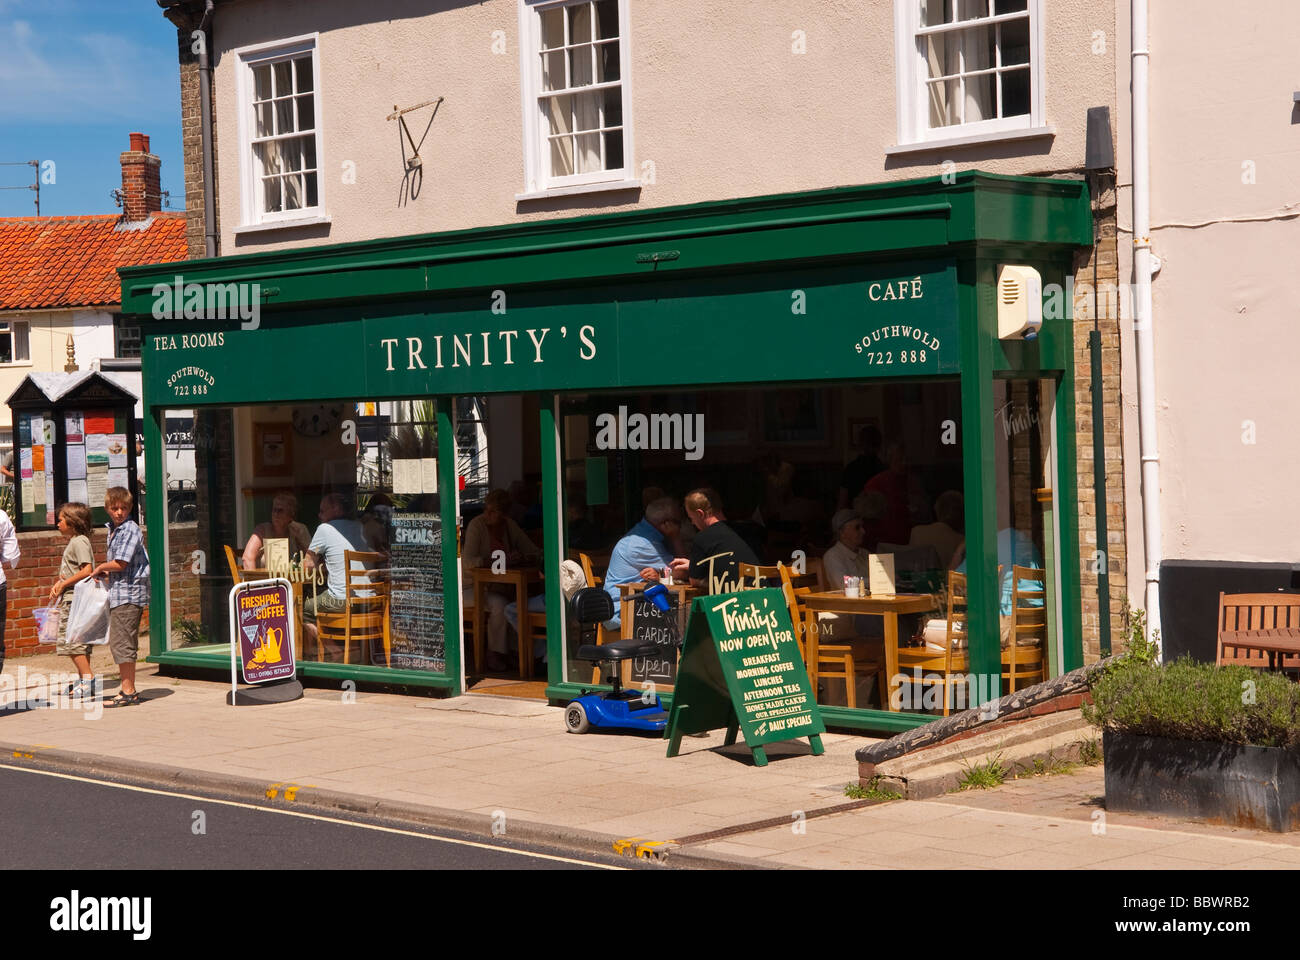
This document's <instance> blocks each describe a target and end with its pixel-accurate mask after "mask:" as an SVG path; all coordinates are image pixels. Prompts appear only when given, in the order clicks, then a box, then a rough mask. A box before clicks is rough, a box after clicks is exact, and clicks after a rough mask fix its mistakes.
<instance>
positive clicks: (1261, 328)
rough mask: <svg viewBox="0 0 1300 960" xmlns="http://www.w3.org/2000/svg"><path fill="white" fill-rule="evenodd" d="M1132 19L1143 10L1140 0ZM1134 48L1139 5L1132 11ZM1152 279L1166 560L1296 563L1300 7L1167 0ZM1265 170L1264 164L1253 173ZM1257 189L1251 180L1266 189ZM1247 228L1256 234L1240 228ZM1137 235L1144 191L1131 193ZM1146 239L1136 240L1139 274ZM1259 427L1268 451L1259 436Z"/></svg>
mask: <svg viewBox="0 0 1300 960" xmlns="http://www.w3.org/2000/svg"><path fill="white" fill-rule="evenodd" d="M1123 7H1127V4H1124V5H1123ZM1119 16H1120V17H1121V18H1122V19H1123V23H1122V28H1123V31H1124V34H1125V36H1127V27H1128V23H1127V17H1128V13H1127V10H1126V9H1122V8H1121V10H1120V12H1119ZM1150 38H1151V39H1150V47H1151V51H1152V54H1151V67H1150V73H1151V178H1152V195H1151V222H1152V240H1153V249H1154V252H1155V254H1156V256H1158V257H1159V258H1160V259H1161V261H1162V263H1163V268H1162V269H1161V271H1160V273H1159V274H1157V276H1156V277H1155V279H1154V281H1153V283H1152V299H1153V322H1154V328H1153V329H1154V336H1155V342H1156V395H1157V409H1158V418H1159V434H1158V439H1159V447H1160V454H1161V507H1162V509H1161V524H1162V536H1163V541H1164V543H1163V546H1164V556H1165V558H1166V559H1190V560H1210V559H1214V560H1238V561H1274V562H1277V561H1281V562H1295V561H1296V560H1297V553H1298V552H1300V546H1298V544H1300V517H1297V515H1296V513H1295V511H1294V510H1292V509H1290V508H1289V502H1290V500H1291V498H1292V496H1293V487H1294V478H1295V476H1296V475H1297V471H1298V469H1300V446H1297V443H1296V438H1295V428H1294V423H1295V418H1296V413H1297V409H1298V406H1300V404H1298V403H1297V399H1296V391H1295V388H1294V386H1293V381H1294V379H1295V372H1294V370H1295V356H1296V353H1297V348H1298V347H1300V334H1298V333H1297V322H1296V307H1297V304H1298V303H1300V271H1297V270H1296V267H1295V263H1296V256H1297V250H1298V249H1300V219H1297V217H1298V216H1300V173H1298V172H1297V171H1300V110H1297V109H1295V108H1294V107H1293V105H1292V92H1293V91H1294V90H1297V89H1300V76H1298V75H1297V74H1296V72H1295V63H1294V61H1295V47H1296V42H1297V40H1300V6H1297V5H1296V4H1294V3H1292V2H1289V0H1258V2H1256V3H1253V4H1251V6H1250V8H1249V14H1240V15H1237V14H1234V15H1232V16H1225V15H1224V12H1223V7H1222V5H1221V4H1217V3H1211V2H1210V0H1177V2H1175V0H1152V2H1151V20H1150ZM1116 69H1117V81H1118V82H1117V87H1118V89H1119V90H1120V91H1122V96H1123V102H1122V104H1121V110H1120V114H1119V115H1120V117H1121V118H1122V119H1123V120H1124V121H1125V122H1121V123H1120V124H1118V125H1117V127H1118V132H1119V138H1120V140H1119V144H1118V146H1117V153H1118V155H1119V158H1120V162H1121V170H1120V183H1121V184H1129V183H1131V181H1132V177H1131V164H1130V151H1131V138H1130V129H1129V127H1128V125H1127V122H1126V121H1127V116H1128V106H1129V102H1128V97H1127V90H1128V76H1129V71H1128V64H1127V51H1123V52H1121V54H1120V58H1119V60H1117V63H1116ZM1248 162H1251V163H1253V171H1252V169H1251V168H1250V167H1249V166H1245V167H1244V166H1243V165H1245V164H1247V163H1248ZM1252 172H1253V177H1254V181H1255V182H1254V183H1248V182H1243V180H1248V179H1250V177H1249V175H1248V174H1250V173H1252ZM1240 219H1245V220H1248V221H1250V222H1240V223H1233V222H1228V221H1232V220H1240ZM1120 223H1121V225H1122V226H1123V227H1127V228H1129V229H1130V230H1131V226H1132V198H1131V190H1127V189H1125V190H1123V191H1122V192H1121V197H1120ZM1131 240H1132V234H1131V232H1129V233H1122V234H1121V244H1120V251H1121V263H1120V272H1121V274H1120V275H1121V277H1126V278H1127V277H1131V264H1132V247H1131ZM1126 327H1127V330H1126V334H1127V335H1126V337H1125V353H1124V357H1123V363H1124V366H1125V371H1126V372H1125V382H1124V388H1125V395H1126V413H1127V416H1126V422H1125V454H1126V457H1125V458H1126V461H1127V462H1128V464H1129V467H1128V474H1129V483H1128V493H1129V503H1130V509H1129V521H1130V522H1129V527H1128V529H1129V532H1130V535H1129V545H1130V558H1131V562H1130V583H1132V584H1134V585H1135V586H1136V584H1137V583H1139V582H1140V580H1139V579H1137V578H1138V577H1140V576H1141V574H1142V566H1141V556H1142V553H1141V539H1140V536H1141V526H1140V523H1141V513H1140V499H1139V498H1138V491H1139V490H1140V482H1139V481H1140V460H1139V458H1138V447H1137V437H1138V429H1137V420H1136V402H1135V398H1136V384H1135V381H1133V383H1134V387H1133V389H1131V390H1130V389H1129V383H1130V378H1131V370H1132V368H1133V366H1134V365H1135V363H1136V358H1135V355H1134V353H1133V347H1132V335H1131V328H1132V325H1131V324H1127V325H1126ZM1252 426H1253V430H1254V440H1255V442H1254V443H1247V442H1243V441H1244V439H1249V433H1250V430H1251V429H1252Z"/></svg>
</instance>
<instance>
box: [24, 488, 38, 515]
mask: <svg viewBox="0 0 1300 960" xmlns="http://www.w3.org/2000/svg"><path fill="white" fill-rule="evenodd" d="M22 485H23V510H24V511H26V512H27V513H32V512H34V510H33V507H32V495H33V494H34V493H35V492H36V481H35V480H23V481H22Z"/></svg>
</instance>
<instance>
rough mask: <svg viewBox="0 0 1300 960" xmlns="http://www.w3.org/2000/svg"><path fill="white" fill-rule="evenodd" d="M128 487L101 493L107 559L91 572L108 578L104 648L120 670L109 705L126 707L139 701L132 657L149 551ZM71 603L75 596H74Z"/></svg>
mask: <svg viewBox="0 0 1300 960" xmlns="http://www.w3.org/2000/svg"><path fill="white" fill-rule="evenodd" d="M132 503H133V501H132V498H131V491H129V490H127V489H126V487H109V488H108V490H107V491H106V492H105V494H104V509H105V510H107V511H108V517H109V521H110V522H109V525H108V559H107V560H105V561H104V562H103V563H101V564H100V565H99V566H97V567H96V568H95V570H94V572H93V573H92V574H91V576H94V577H103V576H107V578H108V605H109V608H110V612H109V636H108V648H109V650H110V651H111V652H112V654H113V662H114V663H116V664H117V666H118V669H119V670H120V671H121V676H122V688H121V689H120V690H119V691H118V694H117V696H115V697H114V698H113V699H112V700H111V701H110V702H109V706H111V707H129V706H133V705H135V704H137V703H139V702H140V695H139V693H137V692H136V689H135V659H136V657H137V656H138V655H139V652H140V618H141V616H142V615H143V614H144V608H145V607H147V606H148V605H149V553H148V551H147V550H145V547H144V534H143V532H142V531H141V530H140V525H139V524H137V523H136V522H135V521H134V520H131V519H128V518H129V517H130V516H131V507H132ZM74 603H75V600H74Z"/></svg>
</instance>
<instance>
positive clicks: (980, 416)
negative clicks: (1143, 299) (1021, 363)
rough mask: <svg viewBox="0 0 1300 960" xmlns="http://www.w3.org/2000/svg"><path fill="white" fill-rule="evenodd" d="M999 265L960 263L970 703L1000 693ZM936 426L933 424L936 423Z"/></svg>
mask: <svg viewBox="0 0 1300 960" xmlns="http://www.w3.org/2000/svg"><path fill="white" fill-rule="evenodd" d="M996 270H997V267H996V264H995V262H994V261H992V260H975V261H962V262H961V263H959V265H958V269H957V279H958V291H957V302H958V310H959V313H960V331H961V418H962V422H961V442H962V482H963V485H964V487H965V493H964V496H965V503H966V589H967V591H968V595H969V606H968V608H967V628H968V630H969V632H970V671H971V673H972V674H973V675H974V677H975V682H974V683H972V685H971V690H970V698H971V699H970V701H968V703H973V704H978V703H983V702H985V701H987V700H990V699H993V700H996V699H998V698H999V697H1000V696H1001V695H1002V680H1001V677H1002V644H1001V637H1000V632H1001V625H1000V621H999V618H998V604H999V584H998V544H997V539H998V536H997V535H998V531H997V521H998V510H997V469H996V463H995V459H994V458H995V455H996V449H997V448H996V443H995V439H994V430H995V429H996V427H995V424H994V422H993V346H994V341H995V340H996V339H997V304H996V302H995V300H994V293H995V289H996ZM935 427H936V429H937V428H938V425H937V424H936V425H935Z"/></svg>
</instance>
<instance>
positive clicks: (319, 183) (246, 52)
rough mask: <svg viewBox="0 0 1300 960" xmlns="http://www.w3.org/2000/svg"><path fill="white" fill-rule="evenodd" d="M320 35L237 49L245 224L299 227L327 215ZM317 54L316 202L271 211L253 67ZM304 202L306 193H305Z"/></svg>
mask: <svg viewBox="0 0 1300 960" xmlns="http://www.w3.org/2000/svg"><path fill="white" fill-rule="evenodd" d="M319 36H320V35H319V34H318V33H311V34H305V35H303V36H299V37H290V38H288V39H285V40H276V41H274V42H271V43H259V44H254V45H251V46H246V47H240V48H238V49H236V50H233V51H231V52H232V54H233V55H234V57H235V63H236V65H237V66H236V75H235V96H236V98H237V99H238V109H237V110H236V115H237V116H238V118H239V182H240V190H239V197H240V226H241V227H245V228H248V227H274V226H293V225H297V224H301V223H303V222H308V223H315V222H320V221H323V220H325V219H327V218H326V215H325V210H326V206H325V203H326V197H325V180H326V177H325V175H324V171H325V125H324V116H323V111H324V98H323V97H322V96H321V75H320V44H319V42H318V39H319ZM307 52H310V53H311V72H312V106H313V114H314V119H313V123H314V130H313V131H312V133H313V135H314V137H315V140H316V203H315V205H314V206H310V207H306V206H304V207H299V208H298V209H296V210H279V211H267V210H264V209H263V201H262V196H261V193H260V191H261V188H262V184H261V178H260V177H259V175H258V174H259V169H258V168H259V165H258V161H257V158H256V156H255V155H254V149H253V146H254V145H253V140H254V139H255V138H254V135H253V131H254V129H255V127H254V124H255V122H256V118H255V116H254V110H253V91H254V90H255V87H254V80H253V69H254V67H258V66H262V65H264V64H270V63H275V62H277V61H281V60H288V59H297V58H300V57H301V56H302V55H303V54H304V53H307ZM303 199H304V200H305V199H306V197H305V196H304V198H303Z"/></svg>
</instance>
